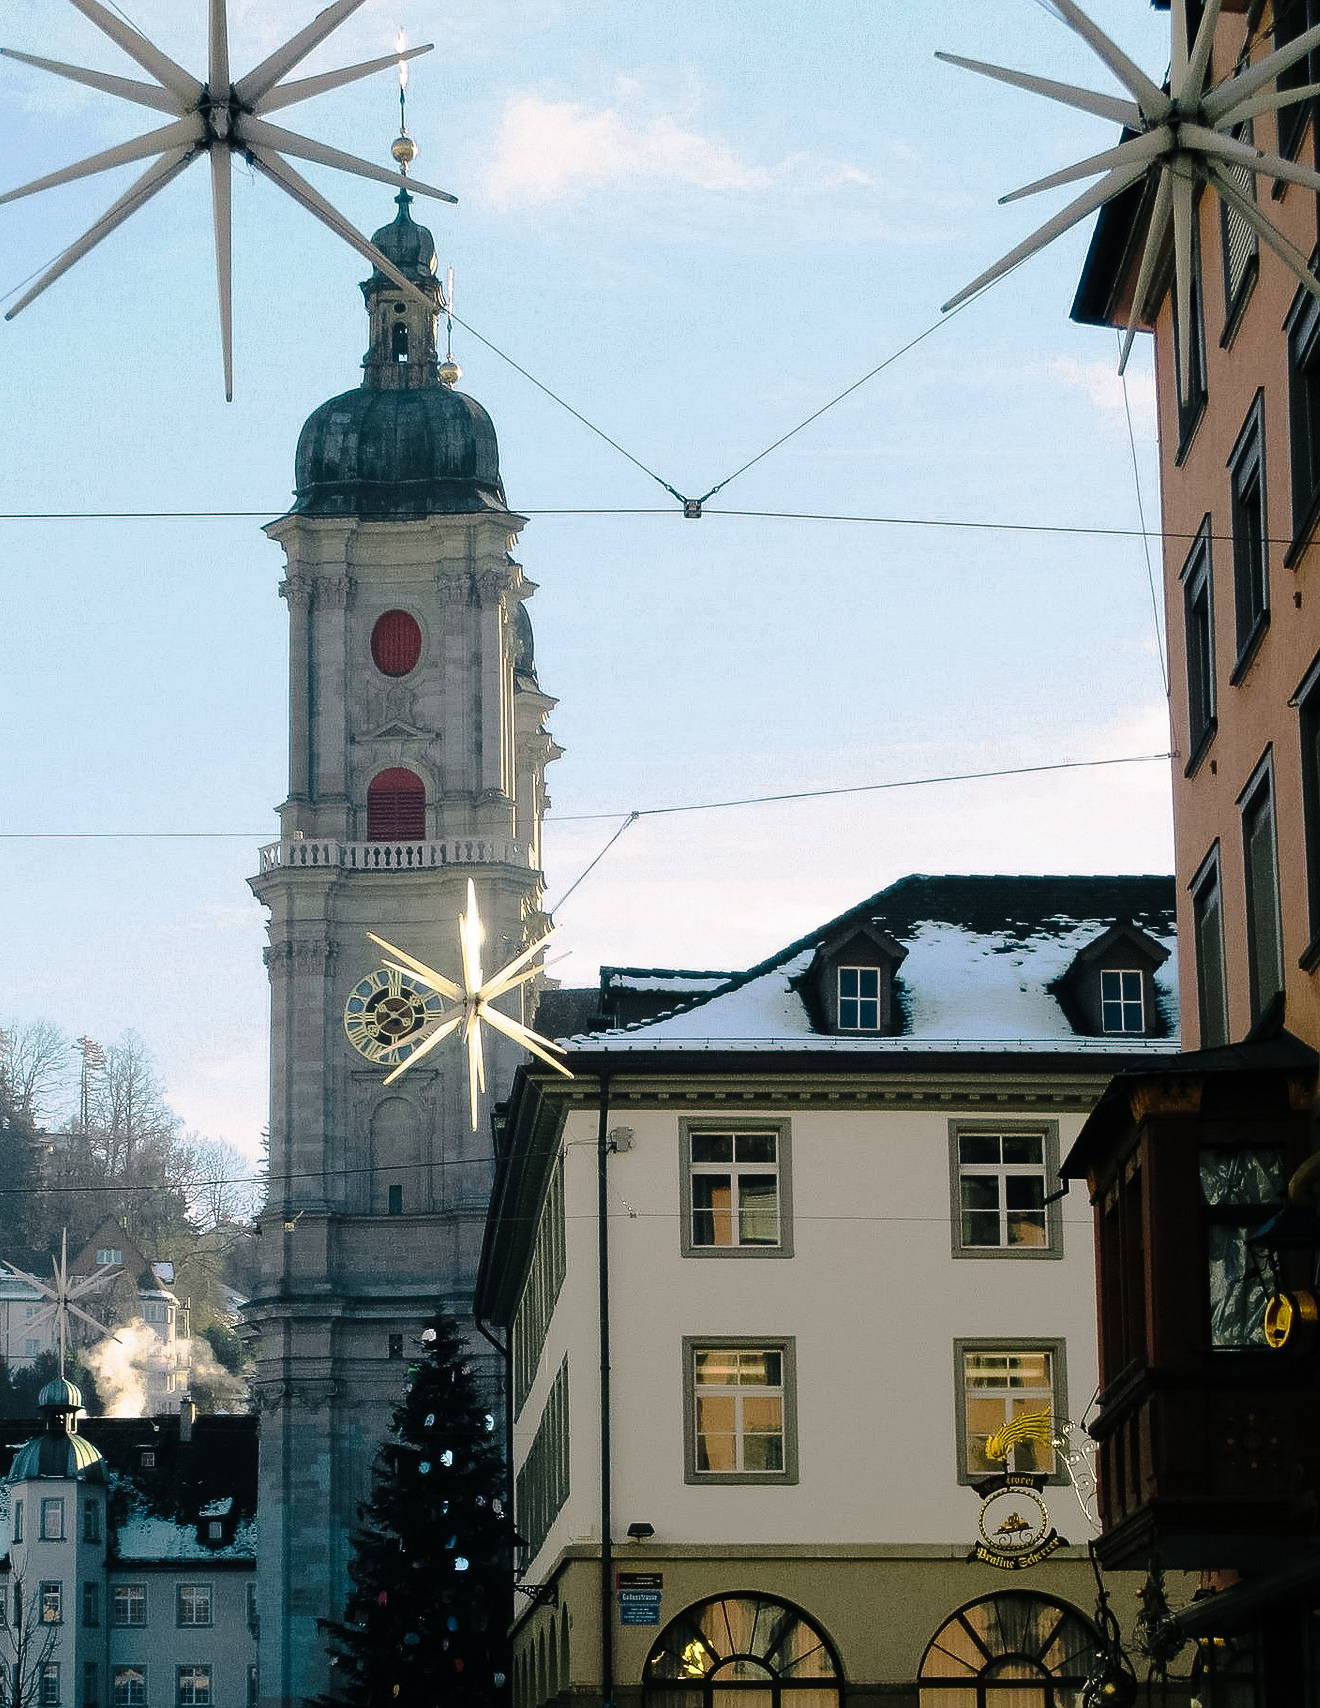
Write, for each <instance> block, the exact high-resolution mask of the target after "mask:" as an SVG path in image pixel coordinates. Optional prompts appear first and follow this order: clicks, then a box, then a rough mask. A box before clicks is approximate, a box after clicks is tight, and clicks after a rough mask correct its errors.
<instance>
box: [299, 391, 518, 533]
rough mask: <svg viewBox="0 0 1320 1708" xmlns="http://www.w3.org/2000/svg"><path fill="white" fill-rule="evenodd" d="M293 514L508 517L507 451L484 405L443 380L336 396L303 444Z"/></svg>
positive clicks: (310, 425) (311, 421)
mask: <svg viewBox="0 0 1320 1708" xmlns="http://www.w3.org/2000/svg"><path fill="white" fill-rule="evenodd" d="M294 479H295V482H296V485H297V499H296V502H295V504H294V509H295V510H296V511H298V512H299V513H301V514H302V515H305V516H364V517H384V518H398V517H408V516H432V515H436V514H441V515H454V514H462V513H464V512H471V511H477V510H504V509H506V508H507V506H506V504H505V500H504V487H503V485H502V483H501V481H500V453H499V445H498V443H497V442H496V439H495V428H494V425H493V424H492V422H491V419H490V416H489V415H487V413H486V411H485V410H484V409H483V408H482V407H481V405H480V404H479V403H478V402H477V401H476V400H475V398H471V397H467V396H465V395H464V393H462V392H459V391H452V390H451V389H450V388H449V387H448V386H447V385H443V384H442V383H441V382H440V381H439V380H437V381H436V382H435V383H434V384H433V385H424V386H417V387H413V388H410V389H408V390H399V391H385V390H377V389H376V388H375V387H374V386H371V385H363V386H362V388H361V389H360V390H358V391H349V392H345V393H344V394H343V395H342V396H341V397H332V398H331V399H330V401H329V402H328V403H323V404H322V405H321V407H320V408H319V409H317V410H314V411H313V412H312V414H311V415H310V416H309V417H308V419H307V423H306V425H305V426H304V428H303V430H302V433H301V434H300V435H299V438H298V454H297V459H296V463H295V476H294Z"/></svg>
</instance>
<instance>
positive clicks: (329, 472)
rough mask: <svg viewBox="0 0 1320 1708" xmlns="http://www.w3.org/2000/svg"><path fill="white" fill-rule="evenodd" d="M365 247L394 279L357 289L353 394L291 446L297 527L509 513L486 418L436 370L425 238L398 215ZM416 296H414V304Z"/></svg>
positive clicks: (431, 244) (434, 295) (329, 406)
mask: <svg viewBox="0 0 1320 1708" xmlns="http://www.w3.org/2000/svg"><path fill="white" fill-rule="evenodd" d="M396 200H397V201H398V204H399V212H398V215H397V216H396V218H395V219H393V220H392V221H391V222H390V224H389V225H383V226H382V227H381V228H380V230H379V231H378V232H376V234H375V236H374V237H373V238H372V242H373V243H374V244H375V245H376V247H377V248H378V249H379V250H380V252H381V254H382V255H384V256H385V257H386V258H387V259H388V260H389V261H390V262H391V263H392V264H393V265H394V266H395V267H397V268H398V270H399V272H400V273H401V274H402V275H403V277H404V278H405V279H406V280H408V282H409V285H410V287H414V286H415V287H416V288H415V289H412V288H410V289H409V290H407V291H404V290H402V289H401V288H400V286H399V283H398V281H397V280H395V279H391V278H389V277H388V276H387V275H386V274H384V273H382V272H381V271H380V270H379V268H377V269H376V270H374V271H373V272H372V275H371V277H370V278H369V279H368V280H366V282H365V283H364V284H363V286H362V292H363V296H364V297H365V299H366V304H367V314H368V318H369V320H370V323H371V343H370V347H369V348H368V350H367V354H366V358H365V361H364V362H363V369H364V372H363V378H362V385H361V387H360V389H359V390H357V391H350V392H345V393H344V394H343V395H342V396H341V397H332V398H331V399H330V401H329V402H328V403H323V404H322V405H321V407H320V408H319V409H317V410H314V411H313V413H312V414H311V415H310V416H309V417H308V419H307V422H306V424H305V425H304V427H303V430H302V433H301V435H300V436H299V439H298V454H297V460H296V464H295V475H294V481H295V486H296V489H297V492H296V499H295V502H294V510H295V511H297V512H299V513H300V514H302V515H304V516H361V517H366V518H376V519H382V520H403V519H406V518H408V517H413V516H433V515H437V514H439V515H464V514H471V513H473V512H477V511H490V510H494V511H503V510H506V509H507V508H508V506H507V504H506V502H505V498H504V487H503V485H502V484H501V482H500V452H499V445H498V443H497V442H496V438H495V428H494V427H493V426H492V424H491V419H490V416H489V415H487V413H486V411H485V410H484V409H483V408H482V407H481V405H480V404H479V403H477V402H476V400H475V399H474V398H470V397H467V396H465V395H464V394H463V393H462V392H459V391H455V390H454V388H453V386H452V385H451V384H449V383H448V381H449V380H451V379H453V378H454V377H455V376H456V375H457V371H458V370H457V369H456V368H452V367H447V368H446V369H443V370H442V368H441V365H440V363H439V361H438V359H437V356H438V352H437V346H436V317H437V315H438V313H439V311H440V308H441V306H442V300H443V299H442V294H441V291H440V287H439V285H438V284H437V283H436V279H435V239H434V238H433V237H432V236H431V233H430V232H429V231H428V230H427V229H426V227H425V226H424V225H418V224H417V223H416V222H415V221H414V220H413V218H412V215H411V214H410V212H409V211H408V210H409V208H410V206H411V203H412V197H411V196H410V195H409V194H408V192H407V191H406V190H401V191H400V192H399V194H398V196H397V198H396ZM419 293H420V294H419Z"/></svg>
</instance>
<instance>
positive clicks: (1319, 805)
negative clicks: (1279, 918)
mask: <svg viewBox="0 0 1320 1708" xmlns="http://www.w3.org/2000/svg"><path fill="white" fill-rule="evenodd" d="M1289 704H1290V705H1293V706H1296V708H1297V735H1298V740H1299V743H1300V749H1301V751H1300V760H1301V775H1302V845H1303V848H1304V850H1305V855H1306V901H1307V930H1308V932H1309V941H1308V942H1307V945H1306V948H1305V949H1304V950H1303V951H1302V953H1301V955H1300V956H1299V957H1298V963H1297V964H1298V966H1300V967H1301V968H1302V970H1303V971H1304V972H1308V973H1309V972H1312V971H1313V970H1314V969H1315V967H1316V966H1317V965H1320V653H1317V654H1316V656H1315V657H1314V658H1313V659H1312V660H1311V665H1310V668H1309V669H1308V670H1307V672H1306V675H1305V676H1303V677H1302V680H1301V682H1300V683H1299V684H1298V688H1297V692H1296V693H1295V694H1294V695H1293V696H1292V699H1291V700H1290V701H1289Z"/></svg>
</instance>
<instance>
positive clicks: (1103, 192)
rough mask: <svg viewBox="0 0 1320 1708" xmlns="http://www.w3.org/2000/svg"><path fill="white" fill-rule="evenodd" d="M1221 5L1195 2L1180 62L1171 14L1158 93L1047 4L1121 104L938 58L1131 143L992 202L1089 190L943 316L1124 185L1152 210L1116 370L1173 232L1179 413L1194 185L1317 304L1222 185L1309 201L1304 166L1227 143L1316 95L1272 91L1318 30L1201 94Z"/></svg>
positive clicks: (1077, 20) (1186, 359) (1316, 178)
mask: <svg viewBox="0 0 1320 1708" xmlns="http://www.w3.org/2000/svg"><path fill="white" fill-rule="evenodd" d="M1221 9H1222V0H1205V6H1204V9H1203V11H1202V13H1201V22H1200V27H1199V28H1198V30H1197V32H1196V39H1195V41H1194V43H1193V44H1192V46H1191V48H1190V50H1189V48H1188V44H1187V11H1188V8H1187V7H1186V6H1184V5H1182V4H1175V5H1174V6H1173V7H1172V9H1171V10H1172V17H1173V63H1172V69H1171V71H1170V74H1169V87H1168V89H1167V90H1165V89H1161V88H1160V87H1159V86H1158V85H1157V84H1156V83H1155V82H1154V81H1153V80H1152V79H1151V78H1149V77H1147V76H1146V74H1145V72H1143V71H1142V70H1141V69H1140V68H1139V67H1138V66H1136V65H1135V64H1133V62H1132V60H1130V59H1129V58H1128V56H1127V55H1126V54H1125V53H1124V52H1123V50H1122V48H1120V47H1118V46H1117V44H1116V43H1114V42H1112V41H1111V40H1110V39H1109V37H1108V36H1107V35H1105V33H1104V31H1103V30H1101V29H1100V28H1099V27H1098V26H1097V25H1095V24H1093V23H1092V22H1091V20H1090V19H1089V18H1088V17H1087V16H1086V14H1085V13H1084V12H1083V11H1082V9H1081V7H1080V6H1078V5H1076V4H1075V0H1048V10H1050V11H1052V12H1054V13H1056V14H1057V15H1058V16H1059V17H1060V18H1062V20H1063V22H1064V23H1065V24H1067V25H1068V27H1069V28H1070V29H1072V30H1074V31H1075V32H1076V33H1077V34H1078V35H1079V36H1081V38H1082V40H1083V41H1084V42H1086V44H1087V45H1088V47H1090V48H1091V50H1092V52H1093V53H1094V54H1095V55H1096V57H1097V58H1098V59H1099V60H1100V61H1101V62H1102V63H1103V64H1104V65H1106V66H1107V67H1108V68H1109V70H1110V71H1111V72H1112V73H1113V75H1114V76H1115V77H1116V78H1117V79H1118V81H1119V82H1120V83H1121V84H1122V85H1123V87H1124V89H1126V90H1127V92H1128V94H1129V95H1130V96H1131V97H1132V99H1131V100H1123V99H1121V98H1119V97H1117V96H1113V95H1102V94H1099V93H1097V92H1096V91H1095V90H1092V89H1079V88H1076V87H1074V86H1073V85H1072V84H1069V83H1054V82H1050V81H1049V80H1048V79H1046V78H1043V77H1033V76H1030V75H1028V74H1027V73H1026V72H1023V71H1011V70H1009V69H1007V68H1006V67H1004V66H1002V65H987V64H985V63H983V62H982V61H980V60H975V59H961V58H959V56H958V55H957V54H952V53H938V54H936V56H935V57H936V58H937V59H943V60H946V61H947V62H948V63H949V64H950V65H961V66H962V67H963V68H964V69H965V70H968V71H976V72H979V73H980V74H981V75H982V76H983V77H992V78H994V79H995V80H996V81H998V82H1000V83H1011V84H1014V85H1015V86H1016V87H1018V88H1020V89H1028V90H1030V91H1031V92H1032V93H1033V94H1036V95H1044V96H1045V97H1046V98H1047V99H1048V100H1051V101H1059V102H1062V103H1063V105H1064V106H1067V107H1076V108H1080V109H1081V110H1082V111H1083V112H1087V113H1095V114H1098V115H1099V116H1100V117H1101V118H1108V119H1112V120H1114V121H1115V122H1116V123H1118V124H1120V125H1122V126H1123V127H1124V129H1125V130H1127V131H1132V132H1135V133H1136V134H1135V135H1132V136H1129V137H1127V138H1126V139H1125V140H1123V141H1120V142H1119V143H1118V144H1117V146H1116V147H1113V148H1107V149H1104V150H1102V151H1101V153H1099V154H1093V155H1091V156H1089V158H1087V159H1085V160H1079V161H1078V162H1077V164H1076V165H1075V166H1069V167H1066V168H1065V169H1064V170H1063V171H1061V172H1051V173H1050V174H1049V175H1048V177H1045V178H1038V179H1037V180H1036V181H1035V182H1034V183H1031V184H1026V185H1024V186H1023V187H1022V188H1021V189H1020V190H1013V191H1011V192H1010V193H1009V194H1008V195H1006V196H1001V197H1000V198H999V199H1000V201H1001V202H1013V201H1017V200H1018V199H1019V198H1020V197H1023V196H1034V195H1036V194H1038V193H1039V192H1040V191H1041V190H1053V189H1057V188H1058V187H1059V186H1061V185H1063V184H1071V183H1076V182H1077V181H1078V180H1080V179H1083V178H1097V177H1098V178H1099V182H1098V183H1096V184H1093V185H1092V186H1091V188H1090V189H1089V190H1085V191H1083V193H1082V194H1081V195H1080V196H1078V197H1077V198H1076V200H1075V201H1071V202H1069V203H1068V205H1067V207H1066V208H1064V209H1063V210H1062V211H1061V212H1060V213H1057V214H1055V216H1054V218H1053V219H1051V220H1047V221H1046V223H1045V224H1044V225H1042V226H1041V227H1040V229H1039V230H1037V231H1035V232H1033V233H1032V235H1031V236H1030V237H1027V238H1024V239H1023V241H1022V242H1021V243H1019V244H1017V245H1016V246H1015V247H1014V248H1012V249H1010V250H1009V252H1008V254H1007V255H1005V256H1004V257H1003V259H1002V260H999V261H997V262H996V263H995V264H994V266H993V267H989V268H987V269H986V271H985V272H984V273H981V274H980V275H979V276H978V277H977V278H975V279H973V280H972V282H971V284H970V285H967V286H966V287H965V288H964V289H963V290H961V291H959V292H958V294H957V296H954V297H950V298H949V300H948V302H946V303H945V304H944V308H945V310H946V311H947V310H948V309H951V308H957V307H958V305H959V304H960V303H963V302H966V301H967V299H968V298H969V297H972V296H975V295H976V293H977V292H978V291H980V290H984V289H985V287H986V286H987V285H991V284H993V283H994V282H995V280H996V279H999V278H1002V277H1003V275H1004V274H1005V273H1008V272H1011V271H1012V269H1013V268H1014V267H1016V266H1017V265H1018V263H1019V262H1020V261H1025V260H1026V259H1027V258H1028V257H1029V256H1031V255H1034V254H1035V253H1036V252H1037V250H1040V249H1044V248H1045V247H1046V245H1047V244H1050V243H1052V242H1053V241H1054V239H1055V238H1056V237H1059V236H1061V235H1062V234H1063V233H1064V232H1065V231H1068V230H1070V229H1071V228H1072V227H1073V226H1074V225H1076V224H1077V223H1078V222H1079V221H1080V220H1083V219H1085V218H1086V216H1087V215H1088V214H1091V213H1094V212H1095V210H1096V209H1097V208H1099V207H1102V206H1103V205H1104V203H1106V202H1109V201H1112V200H1113V199H1114V197H1115V196H1121V195H1122V194H1123V192H1124V191H1125V190H1128V189H1130V188H1131V187H1132V186H1133V185H1134V184H1137V183H1140V182H1141V181H1142V180H1145V183H1146V188H1147V194H1148V195H1149V196H1150V197H1152V198H1153V200H1152V204H1151V212H1150V224H1149V227H1148V230H1147V235H1146V246H1145V250H1144V252H1143V254H1142V258H1141V266H1140V269H1139V271H1138V273H1137V284H1136V290H1135V292H1134V294H1133V298H1132V312H1131V314H1130V315H1129V317H1128V325H1127V335H1126V337H1125V338H1124V340H1123V348H1122V354H1121V356H1120V358H1119V364H1118V369H1119V372H1120V373H1122V372H1123V370H1124V369H1125V367H1126V366H1127V359H1128V355H1129V352H1130V351H1131V349H1132V340H1133V338H1134V337H1135V336H1136V333H1137V330H1138V328H1139V327H1140V326H1142V325H1148V324H1149V323H1150V321H1151V319H1152V317H1153V310H1154V309H1155V307H1157V306H1158V305H1157V304H1156V303H1155V302H1153V301H1152V300H1151V288H1152V286H1153V285H1154V283H1155V274H1156V269H1157V267H1158V264H1159V259H1160V255H1161V253H1162V252H1163V249H1164V245H1165V242H1166V239H1167V237H1168V233H1169V229H1170V226H1172V229H1173V254H1174V275H1175V282H1174V317H1175V321H1176V325H1177V329H1178V390H1179V395H1180V396H1181V398H1182V400H1183V402H1184V404H1186V403H1188V402H1190V400H1191V384H1192V355H1191V351H1192V337H1193V327H1192V275H1193V266H1194V263H1193V253H1192V241H1193V240H1192V232H1193V226H1194V224H1195V205H1196V194H1197V185H1198V184H1200V183H1205V184H1208V185H1209V186H1210V187H1211V189H1213V190H1214V192H1215V194H1216V195H1217V196H1218V197H1219V199H1220V201H1221V202H1222V203H1223V204H1224V206H1225V207H1226V208H1231V209H1232V210H1233V212H1234V213H1236V214H1238V215H1239V216H1240V217H1241V218H1242V219H1243V220H1245V221H1246V223H1247V224H1248V225H1249V226H1250V227H1251V228H1252V230H1253V231H1255V233H1256V235H1257V236H1258V237H1259V238H1260V240H1261V242H1262V243H1265V244H1267V245H1268V246H1269V248H1271V249H1272V250H1273V251H1274V253H1275V254H1276V255H1277V256H1278V257H1279V259H1280V260H1281V261H1282V262H1283V263H1284V265H1285V266H1286V267H1287V268H1288V270H1289V271H1290V272H1291V273H1292V274H1294V276H1295V277H1296V278H1297V279H1298V280H1299V281H1300V282H1301V284H1302V285H1303V286H1304V288H1305V289H1306V290H1308V291H1310V292H1311V294H1312V296H1315V297H1318V298H1320V281H1317V279H1316V276H1315V274H1314V273H1312V271H1311V268H1310V264H1309V262H1308V260H1307V257H1306V256H1305V255H1303V254H1302V252H1301V250H1300V249H1298V248H1297V247H1296V246H1295V245H1294V244H1292V243H1290V242H1289V240H1288V239H1287V238H1286V237H1285V236H1284V235H1283V233H1282V232H1281V231H1280V230H1279V228H1278V227H1277V226H1276V225H1275V224H1274V222H1273V221H1272V220H1270V219H1269V218H1267V217H1266V215H1265V214H1263V213H1262V212H1261V211H1260V208H1259V207H1258V206H1257V204H1256V201H1255V200H1254V199H1253V198H1252V197H1251V196H1248V195H1244V194H1243V192H1242V191H1241V189H1239V188H1238V186H1237V185H1236V184H1235V183H1234V182H1233V178H1232V173H1233V172H1234V170H1235V169H1240V168H1243V167H1245V168H1246V170H1247V171H1248V172H1251V173H1253V174H1254V175H1255V176H1256V177H1265V178H1272V179H1274V180H1275V181H1276V182H1277V183H1280V184H1301V185H1304V186H1305V187H1306V188H1307V189H1309V190H1315V191H1320V172H1315V171H1312V169H1311V168H1310V167H1309V166H1302V165H1299V164H1298V163H1297V162H1295V161H1291V160H1285V159H1284V158H1283V156H1282V155H1279V154H1271V153H1268V152H1266V151H1265V150H1263V149H1259V148H1255V147H1253V145H1252V144H1251V143H1249V142H1244V141H1243V140H1242V139H1241V137H1238V136H1234V135H1233V134H1232V133H1233V131H1234V130H1235V129H1237V128H1238V127H1239V126H1241V125H1244V124H1246V123H1247V122H1248V120H1250V119H1253V118H1255V117H1256V116H1257V115H1258V114H1261V113H1267V112H1271V111H1276V110H1278V109H1280V108H1282V107H1286V106H1289V105H1291V104H1292V103H1293V102H1295V101H1305V100H1309V99H1311V97H1312V96H1314V95H1317V94H1320V84H1317V83H1308V84H1305V85H1304V86H1303V87H1301V88H1292V89H1278V88H1276V87H1275V86H1274V85H1275V79H1276V78H1277V77H1278V76H1279V74H1280V72H1283V71H1287V70H1288V69H1289V67H1290V66H1293V65H1296V64H1297V62H1298V61H1299V60H1301V59H1304V58H1305V57H1306V55H1307V54H1308V53H1310V52H1312V51H1313V50H1314V49H1315V48H1317V47H1320V25H1316V26H1315V27H1314V28H1313V29H1309V30H1304V31H1303V32H1302V33H1301V35H1299V36H1296V37H1295V38H1294V39H1293V40H1292V41H1290V42H1289V43H1288V44H1287V46H1285V47H1281V48H1278V49H1276V50H1275V51H1274V52H1273V53H1269V54H1266V55H1265V57H1264V58H1263V59H1259V60H1257V61H1256V62H1255V64H1243V65H1237V66H1235V67H1234V68H1233V70H1232V71H1231V72H1230V73H1229V75H1228V76H1227V77H1224V78H1222V79H1221V80H1220V82H1218V83H1216V84H1214V85H1212V86H1211V87H1210V88H1208V89H1207V88H1206V80H1207V77H1208V75H1209V71H1210V56H1211V50H1212V48H1213V46H1214V37H1215V26H1216V25H1217V24H1218V22H1219V14H1220V11H1221Z"/></svg>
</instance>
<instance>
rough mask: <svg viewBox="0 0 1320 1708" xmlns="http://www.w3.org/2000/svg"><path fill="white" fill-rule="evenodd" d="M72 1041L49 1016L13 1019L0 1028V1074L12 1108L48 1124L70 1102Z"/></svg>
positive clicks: (37, 1123)
mask: <svg viewBox="0 0 1320 1708" xmlns="http://www.w3.org/2000/svg"><path fill="white" fill-rule="evenodd" d="M72 1050H73V1045H72V1044H71V1043H70V1042H69V1040H68V1037H67V1036H66V1035H65V1033H64V1032H62V1031H61V1030H60V1028H59V1027H58V1026H55V1025H52V1023H51V1022H50V1021H49V1020H32V1021H29V1022H28V1023H27V1024H26V1025H20V1024H19V1022H18V1021H12V1022H11V1023H10V1024H9V1025H8V1026H6V1027H5V1028H4V1029H3V1030H0V1076H2V1077H3V1082H4V1089H5V1090H6V1092H7V1093H8V1095H9V1098H10V1100H11V1101H12V1103H13V1106H14V1108H15V1110H16V1111H17V1112H18V1113H19V1114H21V1115H24V1116H26V1117H27V1118H28V1119H29V1120H31V1121H32V1122H34V1123H35V1124H36V1125H38V1126H44V1125H49V1124H50V1123H51V1122H53V1121H55V1120H56V1119H57V1117H58V1116H60V1115H61V1114H63V1113H64V1112H65V1111H66V1109H67V1106H68V1103H69V1094H70V1088H71V1085H72V1081H73V1064H72V1061H71V1059H70V1057H71V1053H72Z"/></svg>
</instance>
